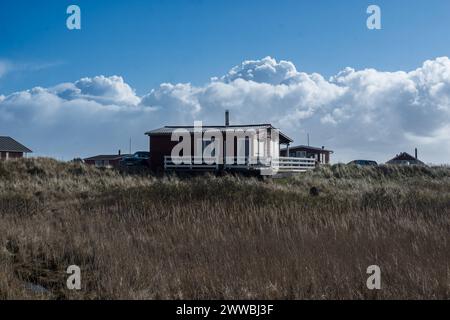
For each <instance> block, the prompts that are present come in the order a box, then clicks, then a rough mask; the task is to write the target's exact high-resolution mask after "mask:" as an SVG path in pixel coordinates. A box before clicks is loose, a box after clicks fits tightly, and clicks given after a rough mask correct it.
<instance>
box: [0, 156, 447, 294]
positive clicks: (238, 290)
mask: <svg viewBox="0 0 450 320" xmlns="http://www.w3.org/2000/svg"><path fill="white" fill-rule="evenodd" d="M312 186H316V187H317V188H318V189H319V190H320V194H319V196H315V197H313V196H311V195H310V194H309V191H310V187H312ZM449 232H450V169H449V168H444V167H441V168H413V167H404V168H396V167H379V168H356V167H348V166H333V167H327V168H323V169H321V170H318V171H315V172H311V173H308V174H304V175H302V176H298V177H295V178H289V179H284V180H274V181H258V180H256V179H252V178H239V177H230V176H226V177H212V176H206V177H196V178H190V179H178V178H173V177H172V178H155V177H151V176H139V175H135V176H132V175H128V176H123V175H120V174H119V173H116V172H113V171H100V170H97V169H94V168H91V167H86V166H83V165H78V164H66V163H60V162H56V161H53V160H49V159H29V160H19V161H9V162H0V298H1V299H15V298H21V299H213V298H214V299H395V298H400V299H448V298H449V296H450V265H449V264H450V250H449V248H450V247H449V240H450V239H449ZM72 264H76V265H78V266H80V267H81V271H82V290H80V291H70V290H68V289H67V288H66V286H65V284H66V279H67V275H66V274H65V270H66V268H67V267H68V266H69V265H72ZM373 264H376V265H379V266H380V267H381V271H382V289H381V290H379V291H370V290H368V289H367V287H366V279H367V277H368V275H367V274H366V269H367V267H368V266H369V265H373ZM33 285H34V286H39V288H40V289H42V291H43V292H39V290H36V289H34V290H32V289H31V288H30V286H33ZM44 289H45V290H44Z"/></svg>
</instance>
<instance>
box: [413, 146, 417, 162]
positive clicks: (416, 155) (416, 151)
mask: <svg viewBox="0 0 450 320" xmlns="http://www.w3.org/2000/svg"><path fill="white" fill-rule="evenodd" d="M414 151H415V153H416V160H417V148H416V149H415V150H414Z"/></svg>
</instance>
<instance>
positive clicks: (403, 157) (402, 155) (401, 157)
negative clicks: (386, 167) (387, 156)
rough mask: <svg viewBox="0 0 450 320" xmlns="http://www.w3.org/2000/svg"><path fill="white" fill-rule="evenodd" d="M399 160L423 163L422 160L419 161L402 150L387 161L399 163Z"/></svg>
mask: <svg viewBox="0 0 450 320" xmlns="http://www.w3.org/2000/svg"><path fill="white" fill-rule="evenodd" d="M400 162H410V163H412V164H424V163H423V162H422V161H420V160H419V159H416V158H415V157H413V156H412V155H410V154H409V153H407V152H402V153H400V154H398V155H396V156H395V157H394V158H392V159H391V160H389V161H388V162H387V163H391V164H392V163H400Z"/></svg>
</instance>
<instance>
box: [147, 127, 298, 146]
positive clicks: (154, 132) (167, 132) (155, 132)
mask: <svg viewBox="0 0 450 320" xmlns="http://www.w3.org/2000/svg"><path fill="white" fill-rule="evenodd" d="M176 129H186V130H188V131H189V132H194V126H165V127H162V128H158V129H155V130H151V131H148V132H146V133H145V134H146V135H148V136H151V135H170V134H172V133H173V132H174V131H175V130H176ZM207 129H218V130H220V131H226V130H227V129H242V130H248V129H255V130H258V129H275V127H274V126H272V125H271V124H270V123H263V124H243V125H229V126H223V125H222V126H202V131H206V130H207ZM278 132H279V135H280V137H281V138H283V140H284V141H286V142H292V141H293V140H292V139H291V138H289V137H288V136H287V135H285V134H284V133H282V132H281V131H278Z"/></svg>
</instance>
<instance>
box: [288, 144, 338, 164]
mask: <svg viewBox="0 0 450 320" xmlns="http://www.w3.org/2000/svg"><path fill="white" fill-rule="evenodd" d="M332 153H333V151H332V150H327V149H325V147H321V148H317V147H311V146H305V145H299V146H293V147H290V146H289V147H287V148H283V149H281V150H280V156H282V157H294V158H307V159H314V160H315V161H316V162H317V163H318V164H329V163H330V156H331V154H332Z"/></svg>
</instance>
